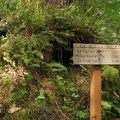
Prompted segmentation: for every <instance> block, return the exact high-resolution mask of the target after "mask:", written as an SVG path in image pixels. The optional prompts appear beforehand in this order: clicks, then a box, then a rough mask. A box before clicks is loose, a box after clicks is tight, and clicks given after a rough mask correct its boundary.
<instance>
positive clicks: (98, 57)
mask: <svg viewBox="0 0 120 120" xmlns="http://www.w3.org/2000/svg"><path fill="white" fill-rule="evenodd" d="M73 63H74V64H89V65H101V64H111V65H117V64H120V45H103V44H80V43H74V44H73Z"/></svg>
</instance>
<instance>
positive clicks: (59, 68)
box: [49, 62, 67, 72]
mask: <svg viewBox="0 0 120 120" xmlns="http://www.w3.org/2000/svg"><path fill="white" fill-rule="evenodd" d="M49 66H50V67H51V69H52V71H54V72H56V71H67V68H66V67H65V66H63V65H62V64H60V63H57V62H54V63H50V64H49Z"/></svg>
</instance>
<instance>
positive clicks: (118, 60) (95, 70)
mask: <svg viewBox="0 0 120 120" xmlns="http://www.w3.org/2000/svg"><path fill="white" fill-rule="evenodd" d="M73 63H74V64H89V65H92V66H91V70H90V120H101V64H109V65H117V64H120V45H101V44H80V43H74V44H73Z"/></svg>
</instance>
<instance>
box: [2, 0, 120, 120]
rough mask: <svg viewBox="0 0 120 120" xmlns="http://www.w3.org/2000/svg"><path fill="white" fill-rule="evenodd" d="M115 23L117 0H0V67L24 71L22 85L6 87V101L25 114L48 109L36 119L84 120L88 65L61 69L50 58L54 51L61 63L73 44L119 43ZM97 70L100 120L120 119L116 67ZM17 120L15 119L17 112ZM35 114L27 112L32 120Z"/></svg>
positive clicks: (119, 27) (118, 14)
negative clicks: (58, 1)
mask: <svg viewBox="0 0 120 120" xmlns="http://www.w3.org/2000/svg"><path fill="white" fill-rule="evenodd" d="M119 19H120V4H119V0H108V1H105V0H99V1H94V0H91V1H89V0H84V1H83V2H81V1H77V0H76V1H75V2H73V3H71V4H69V5H67V4H66V5H62V6H61V7H59V6H56V5H54V4H46V3H45V2H44V1H39V0H33V1H30V0H26V1H22V0H16V1H14V0H9V1H8V0H6V1H4V0H0V61H1V64H2V65H1V66H3V68H4V66H5V65H6V64H9V65H10V66H11V67H13V68H14V69H15V70H17V69H18V66H23V67H25V69H26V70H27V73H28V74H27V75H25V76H24V77H25V79H26V80H25V81H24V82H23V81H21V82H20V83H19V82H17V84H11V83H10V84H11V85H10V86H11V94H12V95H11V98H10V103H11V102H12V103H14V104H16V105H18V106H21V107H23V108H24V110H25V108H26V107H27V109H34V107H36V108H37V109H38V108H43V109H47V111H46V112H44V113H45V114H43V116H41V119H45V118H47V116H53V115H51V114H49V112H51V113H52V112H55V114H56V115H54V117H56V118H57V117H58V116H60V115H62V116H64V117H65V116H66V119H69V118H71V119H83V120H87V119H88V118H89V80H88V79H89V75H88V71H87V70H86V69H88V66H85V67H82V68H81V67H79V70H76V67H75V66H74V65H72V66H71V67H68V66H66V67H65V66H64V65H63V64H62V63H58V62H56V61H55V60H54V59H53V58H54V54H53V53H54V51H55V50H56V51H57V52H58V53H59V54H58V56H57V57H59V61H60V62H61V61H62V59H63V58H62V57H61V56H62V54H63V53H62V50H64V51H69V52H70V51H72V43H74V42H78V43H99V44H100V43H104V44H120V36H119V35H120V34H119V32H120V23H119ZM84 68H86V69H84ZM102 68H103V73H102V76H103V119H105V120H107V119H111V118H115V117H120V116H119V114H120V109H119V108H120V105H119V102H120V97H119V95H120V90H119V87H120V81H119V67H118V66H117V67H116V68H114V67H112V66H107V67H106V66H103V67H102ZM77 71H78V72H77ZM80 73H81V74H80ZM2 79H3V78H2ZM5 81H7V82H8V80H7V78H5ZM4 84H6V83H4ZM45 86H46V87H47V88H46V87H45ZM111 93H112V94H111ZM116 96H117V97H116ZM26 100H27V101H28V102H27V103H25V101H26ZM22 112H23V113H24V114H23V115H26V114H27V113H26V112H25V111H22ZM65 114H66V115H65ZM16 116H17V118H19V117H18V116H19V114H17V115H16ZM16 116H15V117H16ZM36 116H37V115H36V114H35V115H33V116H31V115H30V114H27V117H28V118H29V119H30V118H31V119H33V120H34V119H36ZM67 116H68V117H67ZM108 116H109V117H108ZM7 117H8V116H7ZM9 117H11V116H9ZM12 117H13V116H12ZM28 118H26V119H28ZM56 118H55V119H56ZM23 119H25V118H24V116H23ZM57 119H58V118H57ZM21 120H22V118H21Z"/></svg>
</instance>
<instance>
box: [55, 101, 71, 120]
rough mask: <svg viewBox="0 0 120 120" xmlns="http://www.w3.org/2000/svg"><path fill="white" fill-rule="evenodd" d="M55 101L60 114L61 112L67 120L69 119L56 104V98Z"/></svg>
mask: <svg viewBox="0 0 120 120" xmlns="http://www.w3.org/2000/svg"><path fill="white" fill-rule="evenodd" d="M55 103H56V105H57V108H58V110H59V111H60V112H61V114H62V115H63V116H64V117H65V118H66V119H67V120H70V118H68V117H67V116H66V115H65V114H64V113H63V112H62V110H61V109H60V107H59V105H58V103H57V101H56V100H55Z"/></svg>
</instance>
